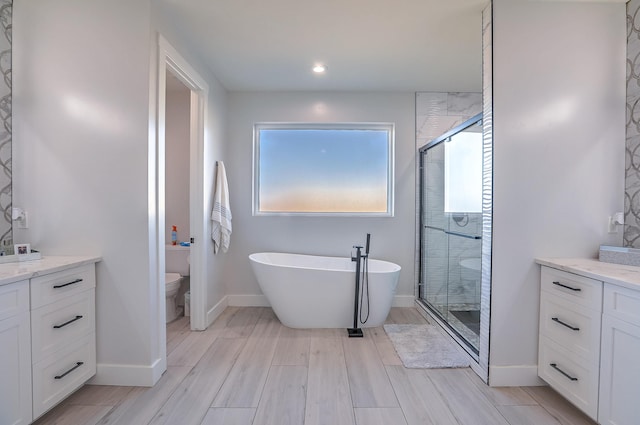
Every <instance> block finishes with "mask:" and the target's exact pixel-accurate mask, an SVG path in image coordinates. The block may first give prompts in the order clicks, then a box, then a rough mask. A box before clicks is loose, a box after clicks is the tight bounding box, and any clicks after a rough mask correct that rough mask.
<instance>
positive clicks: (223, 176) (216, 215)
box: [211, 161, 231, 254]
mask: <svg viewBox="0 0 640 425" xmlns="http://www.w3.org/2000/svg"><path fill="white" fill-rule="evenodd" d="M211 220H212V221H213V223H212V227H211V239H213V253H214V254H217V253H218V252H219V251H220V250H222V252H227V250H228V249H229V242H230V240H231V207H230V205H229V187H228V186H227V173H226V171H225V169H224V163H223V162H222V161H218V171H217V173H216V188H215V194H214V196H213V211H212V212H211Z"/></svg>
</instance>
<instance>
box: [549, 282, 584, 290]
mask: <svg viewBox="0 0 640 425" xmlns="http://www.w3.org/2000/svg"><path fill="white" fill-rule="evenodd" d="M553 284H554V285H558V286H562V287H563V288H567V289H570V290H572V291H575V292H580V291H582V289H580V288H573V287H571V286H568V285H565V284H563V283H560V282H553Z"/></svg>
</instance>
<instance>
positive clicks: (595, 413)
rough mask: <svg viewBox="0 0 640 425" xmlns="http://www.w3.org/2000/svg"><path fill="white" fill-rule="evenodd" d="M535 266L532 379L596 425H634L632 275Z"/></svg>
mask: <svg viewBox="0 0 640 425" xmlns="http://www.w3.org/2000/svg"><path fill="white" fill-rule="evenodd" d="M536 261H537V262H538V263H539V264H541V265H542V266H543V267H542V271H541V286H540V289H541V290H540V336H539V353H538V375H539V376H540V377H541V378H542V379H544V380H545V381H546V382H547V383H548V384H549V385H550V386H551V387H553V388H554V389H555V390H556V391H558V392H559V393H560V394H561V395H563V396H564V397H565V398H567V399H568V400H569V401H571V402H572V403H573V404H575V405H576V406H577V407H578V408H580V409H581V410H583V411H584V412H585V413H586V414H587V415H589V416H590V417H591V418H593V419H594V420H596V421H598V423H599V424H603V425H604V424H606V425H638V424H640V268H639V267H632V266H622V265H618V264H609V263H601V262H599V261H597V260H588V259H537V260H536Z"/></svg>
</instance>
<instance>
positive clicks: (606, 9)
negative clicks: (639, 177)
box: [490, 0, 626, 385]
mask: <svg viewBox="0 0 640 425" xmlns="http://www.w3.org/2000/svg"><path fill="white" fill-rule="evenodd" d="M625 22H626V16H625V5H624V3H618V4H611V3H607V4H604V3H591V2H587V3H583V2H534V1H518V2H514V1H511V0H494V21H493V23H494V34H493V37H494V44H493V52H494V61H493V81H494V91H493V95H494V103H493V106H494V115H493V118H494V119H493V123H494V187H493V190H494V215H493V223H494V227H493V238H494V239H493V240H494V242H493V259H492V263H493V282H492V293H491V296H492V298H491V347H490V350H491V352H490V364H491V369H490V382H491V384H492V385H525V384H529V383H535V382H536V370H535V367H536V364H537V335H538V302H539V295H538V293H539V277H540V271H539V266H537V265H536V264H535V263H534V258H535V257H594V256H595V255H596V254H597V251H598V246H599V245H600V244H620V243H621V242H622V234H621V233H619V234H615V235H610V234H608V233H607V227H606V222H607V217H608V216H609V215H611V214H612V213H614V212H616V211H622V209H623V195H624V168H625V164H624V147H625V146H624V145H625V134H624V128H625V46H626V32H625Z"/></svg>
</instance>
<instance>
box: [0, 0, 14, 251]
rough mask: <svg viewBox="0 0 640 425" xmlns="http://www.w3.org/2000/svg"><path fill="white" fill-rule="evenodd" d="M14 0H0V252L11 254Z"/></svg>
mask: <svg viewBox="0 0 640 425" xmlns="http://www.w3.org/2000/svg"><path fill="white" fill-rule="evenodd" d="M12 10H13V0H0V31H2V33H1V34H0V73H2V75H1V77H2V78H0V123H1V124H2V127H0V210H1V211H2V216H0V254H4V253H7V254H12V253H13V233H12V227H11V225H12V221H11V205H12V204H11V199H12V195H11V194H12V191H11V180H12V179H11V175H12V171H11V170H12V169H11V140H12V137H11V21H12Z"/></svg>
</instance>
